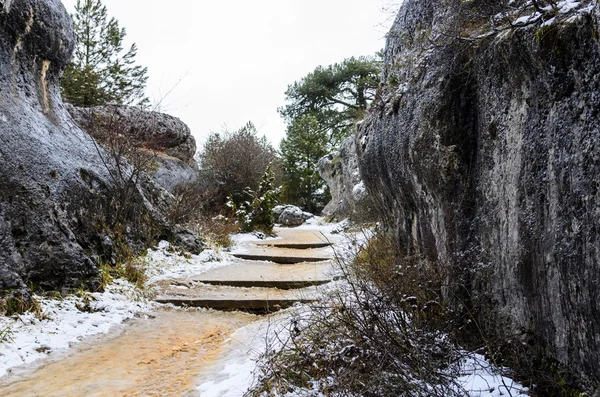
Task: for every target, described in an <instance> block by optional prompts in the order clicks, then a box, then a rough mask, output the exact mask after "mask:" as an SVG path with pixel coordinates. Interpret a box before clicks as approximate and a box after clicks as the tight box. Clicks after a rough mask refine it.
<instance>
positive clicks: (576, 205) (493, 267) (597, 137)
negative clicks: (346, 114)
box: [357, 0, 600, 390]
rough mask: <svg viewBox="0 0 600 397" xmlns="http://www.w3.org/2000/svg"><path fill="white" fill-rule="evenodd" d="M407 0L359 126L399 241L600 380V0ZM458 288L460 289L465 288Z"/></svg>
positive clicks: (373, 186)
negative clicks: (529, 1)
mask: <svg viewBox="0 0 600 397" xmlns="http://www.w3.org/2000/svg"><path fill="white" fill-rule="evenodd" d="M546 3H548V2H539V1H538V5H539V4H542V5H543V6H544V7H543V8H538V9H536V8H535V7H534V6H533V5H531V4H527V3H525V2H523V1H511V2H503V1H500V2H491V1H485V0H473V1H469V2H459V1H456V2H452V1H451V2H448V1H442V0H405V2H404V5H403V6H402V8H401V10H400V12H399V14H398V17H397V19H396V22H395V24H394V26H393V28H392V30H391V32H390V35H389V39H388V44H387V48H386V55H385V57H386V64H385V71H384V76H383V86H382V89H381V90H380V92H379V94H378V99H377V100H376V101H375V103H374V104H373V106H372V108H371V111H370V113H369V115H368V116H367V119H366V121H365V122H364V124H363V125H362V126H361V127H360V129H359V131H358V135H357V142H358V143H359V148H358V150H359V159H360V168H361V174H362V177H363V179H364V181H365V183H366V186H367V189H368V191H369V193H370V194H371V195H372V196H373V197H375V198H376V200H377V201H378V202H379V204H380V205H382V206H383V208H386V209H387V211H388V213H389V215H390V216H389V217H388V218H387V223H388V226H390V227H392V228H393V229H394V230H395V232H396V236H397V239H398V242H399V244H401V245H402V246H403V247H405V248H406V249H407V250H409V251H412V252H415V251H418V252H421V253H423V254H424V255H426V256H427V257H428V258H429V259H430V260H432V261H436V262H437V263H439V264H440V266H444V267H445V268H447V269H448V281H449V284H450V286H451V288H450V292H449V297H451V296H454V297H456V296H457V295H458V291H464V290H466V291H468V297H466V298H465V297H464V296H463V298H464V299H468V300H469V301H468V302H466V303H467V305H469V306H471V307H472V308H477V309H480V310H481V311H480V312H481V317H480V318H479V321H480V324H482V325H483V326H484V328H486V330H487V331H488V332H497V333H501V334H503V335H505V336H506V337H507V338H513V337H516V338H517V339H518V343H525V344H528V346H529V347H528V349H529V350H528V353H527V354H534V355H537V354H542V355H545V356H547V357H550V358H553V359H555V360H556V361H557V362H558V363H560V364H562V365H563V366H565V367H567V368H569V369H570V370H572V371H574V372H575V373H576V374H577V375H579V376H580V377H581V379H582V380H583V382H584V383H585V384H586V387H587V388H589V389H591V390H593V389H595V388H598V387H600V366H598V365H597V364H598V362H600V342H599V341H600V310H599V305H598V297H599V296H600V286H599V285H600V284H599V281H600V189H599V188H600V182H599V181H600V105H599V104H600V46H599V43H598V37H599V27H600V25H599V16H600V12H599V6H598V4H597V2H595V1H594V2H585V1H584V2H554V6H552V5H551V4H550V3H548V4H546ZM463 303H465V302H464V301H463Z"/></svg>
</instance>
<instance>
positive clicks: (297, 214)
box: [273, 205, 314, 227]
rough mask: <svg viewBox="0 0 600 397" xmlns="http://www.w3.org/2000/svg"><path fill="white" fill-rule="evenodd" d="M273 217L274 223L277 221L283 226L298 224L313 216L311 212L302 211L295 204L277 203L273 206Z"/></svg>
mask: <svg viewBox="0 0 600 397" xmlns="http://www.w3.org/2000/svg"><path fill="white" fill-rule="evenodd" d="M273 217H274V218H275V223H279V224H281V225H283V226H289V227H294V226H300V225H302V224H303V223H304V222H306V221H307V220H309V219H310V218H312V217H314V215H313V214H311V213H308V212H304V211H302V209H300V208H299V207H296V206H295V205H278V206H276V207H275V208H273Z"/></svg>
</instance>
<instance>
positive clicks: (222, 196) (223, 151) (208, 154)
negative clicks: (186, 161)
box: [198, 123, 281, 211]
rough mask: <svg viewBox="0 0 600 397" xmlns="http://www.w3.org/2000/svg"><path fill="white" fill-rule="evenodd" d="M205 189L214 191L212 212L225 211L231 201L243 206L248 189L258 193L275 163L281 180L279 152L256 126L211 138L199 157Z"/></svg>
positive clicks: (214, 135)
mask: <svg viewBox="0 0 600 397" xmlns="http://www.w3.org/2000/svg"><path fill="white" fill-rule="evenodd" d="M198 157H199V162H200V178H201V183H202V185H204V186H206V187H207V188H209V189H210V190H212V192H211V195H212V203H213V205H212V209H214V210H215V211H219V210H222V209H223V207H224V205H225V203H226V201H227V197H229V196H232V197H233V199H234V201H235V203H236V205H239V204H241V203H242V202H243V200H244V197H243V191H244V189H246V188H250V189H251V190H256V189H258V186H259V184H260V181H261V177H262V176H263V174H264V172H265V170H266V169H267V167H268V166H269V164H271V163H273V164H274V167H275V173H276V175H277V176H278V178H280V174H281V171H280V170H279V167H278V162H277V158H276V157H277V156H276V151H275V149H273V147H272V146H271V144H270V143H269V142H268V141H267V138H266V137H265V136H262V137H259V136H258V132H257V130H256V128H255V127H254V125H253V124H252V123H248V124H247V125H246V126H245V127H243V128H241V129H239V130H237V131H235V132H228V131H225V132H224V133H223V134H219V133H213V134H211V135H210V136H209V137H208V139H207V141H206V143H205V144H204V147H203V148H202V151H201V152H200V154H199V156H198Z"/></svg>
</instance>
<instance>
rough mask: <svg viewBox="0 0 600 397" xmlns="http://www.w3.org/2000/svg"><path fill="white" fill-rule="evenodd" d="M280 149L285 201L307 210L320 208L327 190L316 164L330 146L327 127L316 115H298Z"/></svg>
mask: <svg viewBox="0 0 600 397" xmlns="http://www.w3.org/2000/svg"><path fill="white" fill-rule="evenodd" d="M280 149H281V157H282V160H283V170H284V171H283V172H284V195H285V198H286V200H287V201H288V202H290V203H295V204H297V205H299V206H301V207H302V208H303V209H304V210H306V211H309V212H313V213H314V212H315V211H317V210H320V209H322V208H323V206H324V205H325V203H326V202H327V201H328V200H329V192H328V190H327V185H326V184H325V181H323V180H322V179H321V177H320V176H319V173H318V171H317V163H318V161H319V159H320V158H321V157H323V156H325V155H326V154H327V153H328V152H329V151H330V150H331V149H332V147H331V146H330V145H329V144H328V139H327V130H326V129H323V128H321V126H320V125H319V120H318V119H317V118H316V117H315V116H313V115H304V116H301V117H299V118H297V119H295V120H294V121H293V122H292V123H291V124H290V126H289V127H288V130H287V134H286V137H285V138H284V139H283V140H282V141H281V145H280Z"/></svg>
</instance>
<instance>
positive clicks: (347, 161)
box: [317, 135, 373, 221]
mask: <svg viewBox="0 0 600 397" xmlns="http://www.w3.org/2000/svg"><path fill="white" fill-rule="evenodd" d="M355 139H356V138H355V137H354V135H353V136H351V137H349V138H346V139H345V140H344V141H343V142H342V144H341V145H340V148H339V150H338V151H336V152H333V153H330V154H328V155H327V156H325V157H323V158H321V159H320V160H319V162H318V163H317V170H318V172H319V175H320V176H321V178H323V180H325V182H326V183H327V186H329V191H330V193H331V201H330V202H329V203H328V204H327V206H325V208H324V209H323V212H322V213H323V215H325V216H329V217H334V218H338V219H343V218H350V219H352V220H355V221H368V220H371V219H372V218H373V208H372V202H371V201H370V200H369V197H368V194H367V191H366V188H365V185H364V183H363V181H362V179H361V177H360V170H359V166H358V154H357V152H356V142H355Z"/></svg>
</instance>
